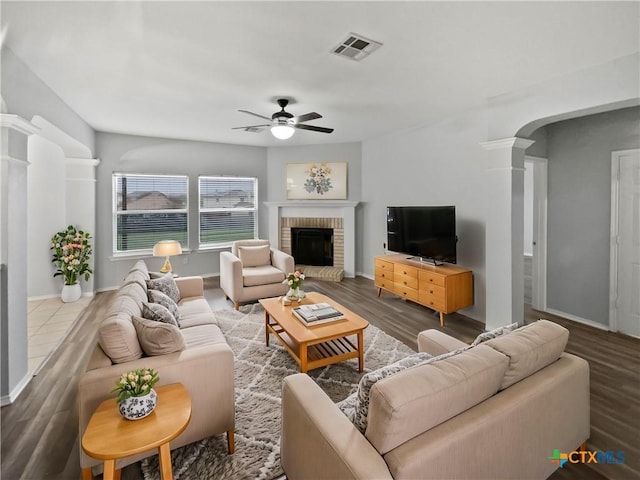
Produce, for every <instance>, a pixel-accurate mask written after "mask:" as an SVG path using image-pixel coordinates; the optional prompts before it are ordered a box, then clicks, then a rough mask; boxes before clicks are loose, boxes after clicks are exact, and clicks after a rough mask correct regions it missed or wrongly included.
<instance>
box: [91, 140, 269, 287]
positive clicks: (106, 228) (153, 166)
mask: <svg viewBox="0 0 640 480" xmlns="http://www.w3.org/2000/svg"><path fill="white" fill-rule="evenodd" d="M96 148H97V151H98V153H99V156H100V160H101V163H100V165H99V167H98V172H97V190H96V191H97V204H96V211H97V212H96V216H97V229H96V230H97V231H96V235H95V255H96V265H98V268H96V278H95V285H96V289H97V290H105V289H110V288H114V287H117V286H118V285H119V284H120V283H121V281H122V279H123V278H124V276H125V275H126V272H127V271H128V270H129V268H131V266H132V265H133V264H134V263H135V261H136V260H137V259H133V258H114V257H113V236H112V235H113V227H112V209H111V205H112V204H111V202H112V180H111V179H112V173H113V172H129V173H157V174H183V175H184V174H186V175H188V176H189V247H190V248H191V249H192V252H191V253H189V254H184V255H182V256H181V257H175V258H173V259H172V261H171V263H172V266H173V269H174V271H175V272H176V273H177V274H179V275H211V274H217V273H218V272H219V271H220V268H219V266H220V263H219V255H220V250H206V251H197V248H198V223H197V219H198V175H232V176H247V177H257V178H258V197H259V202H260V203H259V207H258V208H259V210H258V211H259V223H258V231H259V234H260V235H261V236H262V235H266V234H267V232H268V226H267V213H268V212H267V210H266V208H265V207H263V206H262V202H264V201H266V200H267V198H268V195H269V191H268V190H269V189H268V181H267V151H266V149H265V148H261V147H244V146H237V145H226V144H217V143H204V142H192V141H179V140H167V139H159V138H149V137H138V136H131V135H119V134H110V133H98V134H97V136H96ZM139 258H141V257H139ZM145 260H147V265H148V266H149V268H150V269H152V270H159V269H160V267H161V266H162V263H163V259H160V258H153V257H151V256H148V257H147V258H145ZM185 261H186V262H188V263H186V264H185V263H184V262H185Z"/></svg>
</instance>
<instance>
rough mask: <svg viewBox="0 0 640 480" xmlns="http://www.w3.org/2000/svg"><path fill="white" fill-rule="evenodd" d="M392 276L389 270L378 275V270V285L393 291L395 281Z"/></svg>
mask: <svg viewBox="0 0 640 480" xmlns="http://www.w3.org/2000/svg"><path fill="white" fill-rule="evenodd" d="M390 277H391V276H390V275H389V273H388V272H384V274H383V275H378V271H377V270H376V287H378V288H384V289H385V290H389V291H391V292H393V290H394V283H393V278H390Z"/></svg>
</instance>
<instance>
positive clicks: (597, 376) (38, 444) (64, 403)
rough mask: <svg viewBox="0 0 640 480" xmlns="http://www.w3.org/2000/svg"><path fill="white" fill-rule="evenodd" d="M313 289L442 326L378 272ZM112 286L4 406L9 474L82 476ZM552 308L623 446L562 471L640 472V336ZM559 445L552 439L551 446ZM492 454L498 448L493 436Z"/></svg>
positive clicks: (383, 318) (600, 437)
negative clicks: (89, 394)
mask: <svg viewBox="0 0 640 480" xmlns="http://www.w3.org/2000/svg"><path fill="white" fill-rule="evenodd" d="M205 286H206V289H207V290H206V296H207V299H208V300H209V302H210V304H211V306H212V308H213V309H214V310H216V309H222V308H232V304H231V302H228V301H226V300H225V299H224V296H223V294H222V292H221V290H220V289H219V288H218V279H217V278H209V279H206V281H205ZM304 288H305V290H307V291H313V290H315V291H319V292H321V293H324V294H326V295H329V296H331V297H332V298H334V299H336V300H337V301H338V302H341V303H344V304H345V305H348V306H349V308H350V309H352V310H354V311H355V312H357V313H358V314H360V315H362V316H363V317H365V318H367V319H368V320H369V321H370V322H371V323H372V324H373V325H376V326H377V327H379V328H381V329H383V330H384V331H386V332H387V333H389V334H390V335H392V336H394V337H395V338H397V339H399V340H401V341H403V342H405V343H406V344H407V345H409V346H410V347H412V348H414V349H415V348H417V345H416V335H417V333H418V332H420V331H421V330H425V329H428V328H438V329H439V328H440V324H439V319H438V316H437V315H436V314H434V313H432V312H431V311H430V310H428V309H426V308H424V307H421V306H419V305H417V304H414V303H411V302H406V301H404V300H401V299H399V298H397V297H395V296H393V295H391V294H389V293H383V294H382V296H381V297H380V298H378V297H377V296H376V289H375V287H374V285H373V282H372V281H371V280H368V279H365V278H362V277H358V278H355V279H345V280H343V281H342V282H341V283H331V282H318V281H312V280H308V281H307V282H305V287H304ZM110 295H111V293H101V294H98V295H96V297H95V298H94V299H93V301H92V302H91V304H90V305H89V306H88V307H87V309H85V310H84V311H83V313H82V314H81V315H80V317H79V319H78V321H77V323H76V325H75V327H74V328H73V329H72V330H71V332H70V333H69V335H68V336H67V338H66V339H65V340H64V341H63V342H62V344H61V345H60V346H59V348H58V349H57V351H56V352H55V353H54V354H53V356H52V357H51V358H50V360H49V361H48V362H47V364H46V365H45V366H44V367H43V368H42V370H41V371H40V373H39V374H38V375H37V376H36V377H34V378H33V379H32V381H31V382H30V383H29V385H27V387H26V388H25V390H24V391H23V393H22V394H21V395H20V396H19V398H18V399H17V400H16V401H15V402H14V403H13V404H12V405H9V406H6V407H3V408H2V410H1V412H0V416H1V429H2V432H1V435H2V445H1V471H0V477H1V478H2V479H3V480H14V479H15V480H18V479H27V480H40V479H78V478H80V467H79V463H78V427H77V418H78V410H77V405H76V395H77V383H78V378H79V376H80V375H81V373H82V370H83V367H84V365H85V363H86V361H87V359H88V357H89V355H90V353H91V350H92V346H93V344H94V342H95V339H96V333H97V323H98V321H99V318H98V317H97V316H96V315H95V312H96V311H97V310H98V309H99V308H100V306H101V305H103V304H104V302H105V301H107V299H108V298H109V296H110ZM542 317H543V318H547V319H549V320H552V321H555V322H557V323H560V324H561V325H563V326H565V327H567V328H568V329H569V330H570V332H571V334H570V337H569V344H568V346H567V350H568V351H569V352H571V353H574V354H576V355H579V356H581V357H583V358H585V359H586V360H588V361H589V365H590V368H591V423H592V427H591V438H590V439H589V441H588V442H587V447H588V449H589V450H591V451H595V450H598V451H603V452H607V451H611V452H620V451H622V452H624V455H625V459H626V462H625V463H624V464H617V465H615V464H603V463H600V464H576V465H568V466H565V467H564V468H562V469H559V470H557V471H556V473H554V474H553V476H552V477H551V478H552V479H554V480H560V479H577V478H580V479H594V480H595V479H608V478H610V479H632V478H637V479H640V420H639V419H640V373H639V372H640V340H639V339H635V338H631V337H627V336H625V335H620V334H613V333H610V332H606V331H603V330H599V329H595V328H592V327H589V326H585V325H582V324H578V323H575V322H571V321H569V320H565V319H562V318H559V317H555V316H553V315H549V314H543V313H540V312H536V311H533V310H530V309H528V310H527V311H526V320H525V321H526V322H531V321H534V320H536V319H538V318H542ZM443 330H444V331H445V332H446V333H448V334H450V335H453V336H455V337H457V338H459V339H461V340H463V341H465V342H470V341H472V340H473V339H474V338H475V337H476V335H478V333H480V332H481V331H482V330H483V324H481V323H479V322H477V321H475V320H472V319H470V318H467V317H465V316H463V315H459V314H452V315H447V316H446V326H445V327H444V329H443ZM553 448H554V446H553V445H549V455H551V453H552V450H553ZM486 449H487V454H488V455H495V457H496V461H500V458H499V457H500V454H499V452H492V450H491V445H486ZM122 478H123V480H134V479H135V480H138V479H141V478H142V476H141V474H140V470H139V468H138V467H137V465H132V466H130V467H128V468H126V469H124V471H123V475H122Z"/></svg>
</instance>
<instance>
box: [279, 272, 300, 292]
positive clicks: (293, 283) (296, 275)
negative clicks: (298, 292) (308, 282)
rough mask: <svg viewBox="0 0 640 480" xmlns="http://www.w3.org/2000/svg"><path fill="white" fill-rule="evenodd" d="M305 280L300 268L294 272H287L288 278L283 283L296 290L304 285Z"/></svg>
mask: <svg viewBox="0 0 640 480" xmlns="http://www.w3.org/2000/svg"><path fill="white" fill-rule="evenodd" d="M303 281H304V273H302V272H301V271H300V270H296V271H295V272H293V273H289V274H287V278H285V279H284V281H283V282H282V283H284V284H286V285H289V288H290V289H292V290H295V289H297V288H300V287H301V286H302V283H303Z"/></svg>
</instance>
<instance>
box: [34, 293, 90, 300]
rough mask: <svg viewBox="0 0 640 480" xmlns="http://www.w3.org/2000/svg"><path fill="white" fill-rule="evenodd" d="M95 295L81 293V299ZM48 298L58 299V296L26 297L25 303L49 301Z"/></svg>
mask: <svg viewBox="0 0 640 480" xmlns="http://www.w3.org/2000/svg"><path fill="white" fill-rule="evenodd" d="M94 295H95V292H82V296H83V297H93V296H94ZM50 298H60V294H59V293H58V294H56V295H37V296H35V297H27V301H28V302H32V301H36V302H38V301H40V300H49V299H50Z"/></svg>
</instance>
